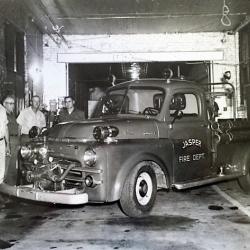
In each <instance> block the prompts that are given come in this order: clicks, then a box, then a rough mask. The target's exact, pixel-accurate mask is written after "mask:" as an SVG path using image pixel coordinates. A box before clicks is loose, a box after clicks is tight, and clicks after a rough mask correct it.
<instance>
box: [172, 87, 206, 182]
mask: <svg viewBox="0 0 250 250" xmlns="http://www.w3.org/2000/svg"><path fill="white" fill-rule="evenodd" d="M202 100H203V99H202V95H201V93H200V92H199V91H196V90H195V89H193V90H190V91H176V92H174V93H173V94H172V96H171V98H170V104H169V121H170V130H169V138H170V139H172V141H173V145H174V160H173V161H174V162H173V175H174V176H173V177H174V179H173V181H174V183H184V182H190V181H193V180H199V179H202V178H204V177H206V176H209V174H210V172H211V169H210V166H211V135H210V129H209V124H208V120H207V118H206V115H207V113H206V109H205V105H204V103H203V102H204V100H203V102H202Z"/></svg>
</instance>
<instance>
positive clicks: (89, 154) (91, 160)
mask: <svg viewBox="0 0 250 250" xmlns="http://www.w3.org/2000/svg"><path fill="white" fill-rule="evenodd" d="M83 161H84V163H85V164H86V165H87V166H93V165H94V164H95V163H96V153H95V151H94V150H92V149H88V150H86V151H85V153H84V156H83Z"/></svg>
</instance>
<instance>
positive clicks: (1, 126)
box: [0, 104, 10, 184]
mask: <svg viewBox="0 0 250 250" xmlns="http://www.w3.org/2000/svg"><path fill="white" fill-rule="evenodd" d="M7 124H8V120H7V115H6V110H5V108H4V107H3V106H2V105H1V104H0V184H1V183H2V182H3V181H4V173H5V156H6V154H9V153H10V146H9V132H8V126H7Z"/></svg>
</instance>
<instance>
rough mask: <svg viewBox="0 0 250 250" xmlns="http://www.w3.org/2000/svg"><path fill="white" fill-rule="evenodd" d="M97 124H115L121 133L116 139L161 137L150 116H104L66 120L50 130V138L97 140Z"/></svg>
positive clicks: (154, 121)
mask: <svg viewBox="0 0 250 250" xmlns="http://www.w3.org/2000/svg"><path fill="white" fill-rule="evenodd" d="M97 126H115V127H117V128H118V130H119V133H118V135H117V136H116V137H115V139H118V140H119V139H144V138H147V139H150V138H152V139H153V138H159V130H158V126H157V120H153V119H148V118H133V117H132V118H121V117H114V118H104V119H90V120H86V121H81V122H65V123H60V124H57V125H56V126H55V127H53V128H51V129H49V130H48V137H49V138H58V139H63V138H64V139H69V140H70V139H73V140H74V139H80V140H84V139H85V140H95V139H94V137H93V130H94V128H95V127H97Z"/></svg>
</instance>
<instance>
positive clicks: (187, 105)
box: [169, 93, 199, 117]
mask: <svg viewBox="0 0 250 250" xmlns="http://www.w3.org/2000/svg"><path fill="white" fill-rule="evenodd" d="M169 110H170V115H171V116H173V114H174V112H175V111H176V110H181V111H182V112H183V116H184V117H196V116H198V115H199V108H198V100H197V97H196V95H194V94H191V93H187V94H184V93H176V94H174V96H173V97H172V99H171V102H170V106H169Z"/></svg>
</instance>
